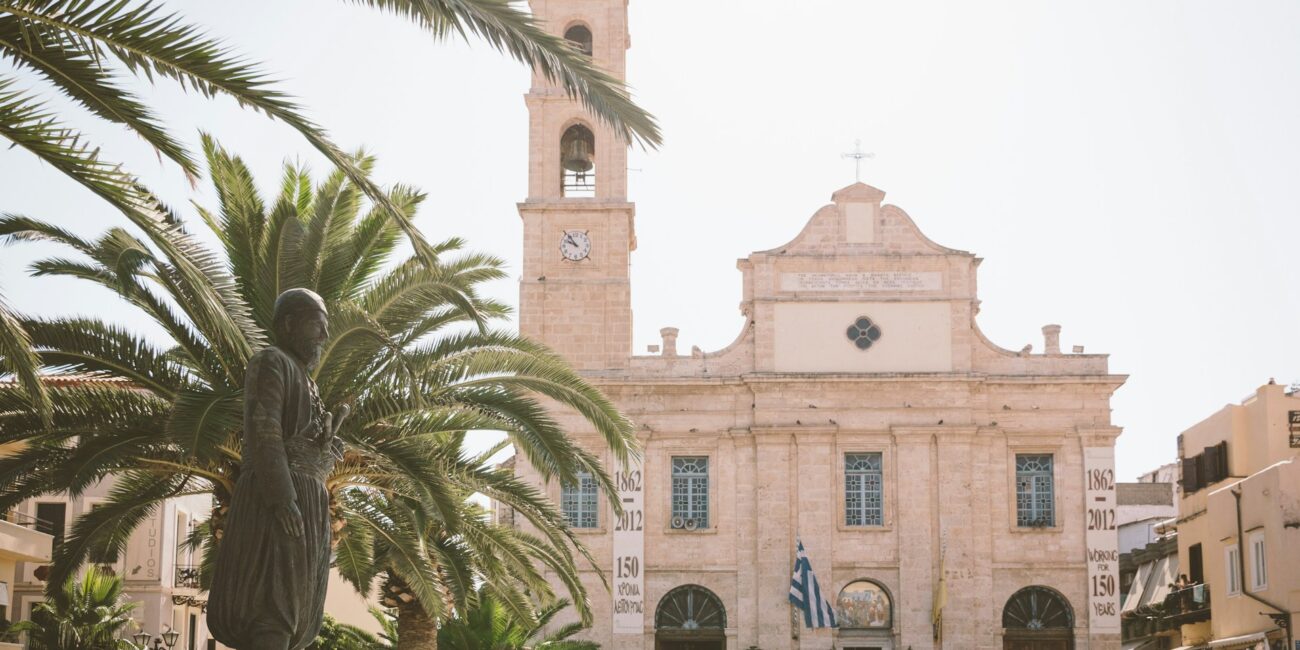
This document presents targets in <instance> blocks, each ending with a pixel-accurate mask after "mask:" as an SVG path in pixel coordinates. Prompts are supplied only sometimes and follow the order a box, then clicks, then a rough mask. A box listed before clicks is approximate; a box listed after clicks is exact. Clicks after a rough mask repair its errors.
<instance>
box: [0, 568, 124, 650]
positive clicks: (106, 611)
mask: <svg viewBox="0 0 1300 650" xmlns="http://www.w3.org/2000/svg"><path fill="white" fill-rule="evenodd" d="M137 606H138V603H132V602H127V601H126V600H124V599H123V597H122V579H121V578H119V577H117V576H114V575H111V574H108V573H104V572H102V571H100V570H99V569H98V568H96V567H90V568H89V569H87V570H86V573H85V575H84V576H83V577H82V578H81V579H80V580H77V579H75V578H73V579H70V580H68V581H67V582H65V583H64V584H63V589H61V590H60V591H59V592H57V593H56V594H54V598H53V599H52V600H50V601H49V602H44V603H40V604H38V605H36V607H35V608H34V609H33V610H32V620H30V621H23V622H21V623H18V624H16V625H14V626H13V630H14V631H15V632H26V633H27V640H28V646H27V647H28V648H31V649H32V650H129V649H130V648H131V647H132V646H131V645H130V642H129V641H126V640H123V639H120V638H118V637H119V636H121V633H122V631H123V629H124V628H126V627H127V626H128V625H130V624H132V620H131V612H133V611H135V608H136V607H137Z"/></svg>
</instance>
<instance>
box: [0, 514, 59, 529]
mask: <svg viewBox="0 0 1300 650" xmlns="http://www.w3.org/2000/svg"><path fill="white" fill-rule="evenodd" d="M0 521H7V522H9V523H11V524H15V525H18V526H22V527H23V528H30V529H32V530H40V529H41V528H49V526H50V523H49V522H48V521H45V520H44V519H37V518H36V517H33V516H31V515H25V514H23V513H21V512H18V511H17V510H10V511H9V512H4V513H0Z"/></svg>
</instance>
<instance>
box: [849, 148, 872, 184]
mask: <svg viewBox="0 0 1300 650" xmlns="http://www.w3.org/2000/svg"><path fill="white" fill-rule="evenodd" d="M840 157H841V158H852V159H853V181H854V182H855V183H861V182H862V159H863V158H875V157H876V154H874V153H865V152H863V151H862V140H854V141H853V151H850V152H848V153H845V154H840Z"/></svg>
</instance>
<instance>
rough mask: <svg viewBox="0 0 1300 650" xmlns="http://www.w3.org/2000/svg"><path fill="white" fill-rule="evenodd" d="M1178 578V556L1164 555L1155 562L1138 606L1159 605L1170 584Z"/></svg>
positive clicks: (1167, 593) (1163, 599)
mask: <svg viewBox="0 0 1300 650" xmlns="http://www.w3.org/2000/svg"><path fill="white" fill-rule="evenodd" d="M1177 580H1178V556H1177V555H1166V556H1164V557H1162V558H1160V561H1159V562H1156V568H1155V570H1153V571H1152V572H1151V579H1150V580H1149V581H1148V582H1147V588H1146V590H1145V591H1143V592H1142V600H1140V601H1139V602H1138V604H1137V606H1138V607H1143V606H1145V605H1160V604H1163V603H1164V602H1165V596H1168V595H1169V591H1170V585H1172V584H1173V583H1174V582H1175V581H1177Z"/></svg>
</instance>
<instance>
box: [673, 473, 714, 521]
mask: <svg viewBox="0 0 1300 650" xmlns="http://www.w3.org/2000/svg"><path fill="white" fill-rule="evenodd" d="M671 524H672V527H673V528H685V529H687V530H694V529H696V528H708V527H709V459H708V457H706V456H673V494H672V522H671Z"/></svg>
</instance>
